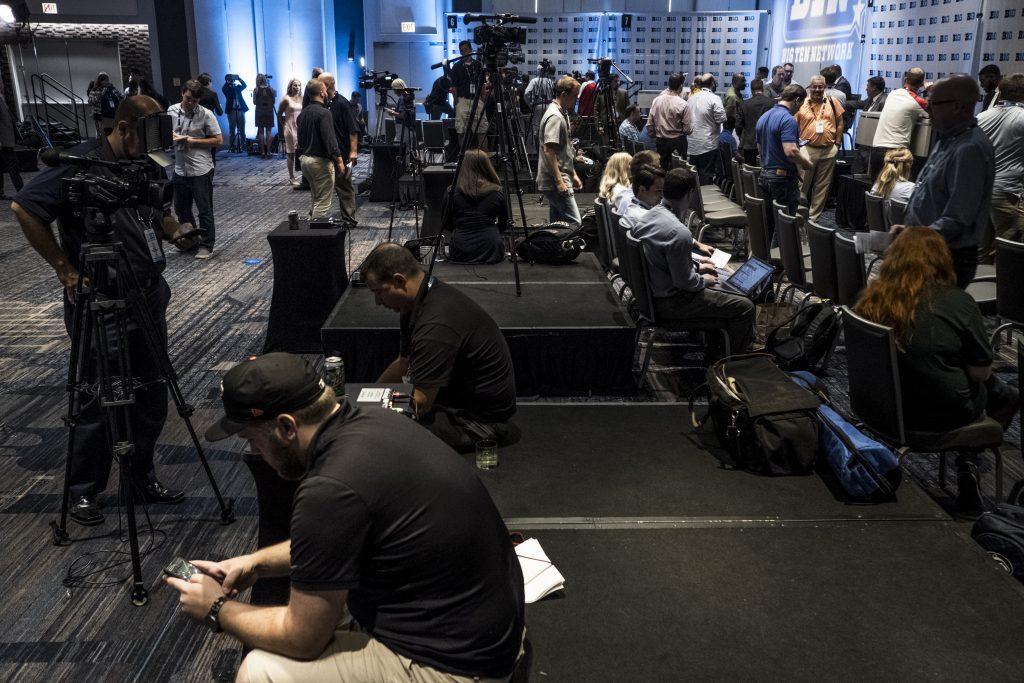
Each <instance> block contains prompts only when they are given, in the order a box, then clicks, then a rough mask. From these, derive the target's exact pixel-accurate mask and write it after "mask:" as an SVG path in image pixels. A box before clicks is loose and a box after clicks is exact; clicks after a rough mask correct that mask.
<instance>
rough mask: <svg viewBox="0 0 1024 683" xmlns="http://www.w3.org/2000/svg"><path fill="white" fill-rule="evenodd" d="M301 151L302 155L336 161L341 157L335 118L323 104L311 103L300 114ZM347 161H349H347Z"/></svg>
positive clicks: (298, 122) (298, 123)
mask: <svg viewBox="0 0 1024 683" xmlns="http://www.w3.org/2000/svg"><path fill="white" fill-rule="evenodd" d="M297 125H298V128H299V149H300V150H301V151H302V154H304V155H306V156H311V157H320V158H321V159H330V160H331V161H334V160H335V159H337V158H338V157H340V156H341V149H340V148H339V147H338V134H337V132H336V131H335V128H334V117H333V116H331V112H330V111H328V109H327V107H325V106H324V105H323V103H321V102H316V101H314V102H310V103H309V105H307V106H306V107H304V108H303V109H302V111H301V112H299V120H298V121H297ZM346 161H347V160H346Z"/></svg>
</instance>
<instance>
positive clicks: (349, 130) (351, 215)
mask: <svg viewBox="0 0 1024 683" xmlns="http://www.w3.org/2000/svg"><path fill="white" fill-rule="evenodd" d="M320 82H321V83H323V84H324V87H326V88H327V101H326V102H325V103H324V106H326V107H327V109H328V110H329V111H330V112H331V118H332V119H333V120H334V134H335V136H336V137H337V138H338V149H339V150H341V158H342V159H343V160H344V161H345V170H344V172H339V173H335V174H334V192H335V194H337V195H338V206H339V207H341V218H342V219H343V220H345V221H348V222H349V223H355V222H356V191H355V188H354V187H352V167H353V166H355V164H356V161H358V159H359V128H358V127H357V125H356V120H355V117H353V116H352V104H351V103H350V102H349V101H348V99H346V98H345V96H344V95H342V94H341V93H340V92H338V91H337V90H336V89H335V82H334V74H331V73H323V74H320Z"/></svg>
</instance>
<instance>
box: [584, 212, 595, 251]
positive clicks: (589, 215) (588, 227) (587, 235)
mask: <svg viewBox="0 0 1024 683" xmlns="http://www.w3.org/2000/svg"><path fill="white" fill-rule="evenodd" d="M580 220H581V224H580V237H582V238H583V241H584V242H586V244H587V246H586V249H584V251H597V243H598V238H597V211H596V210H595V209H593V208H590V209H587V210H586V211H584V212H583V213H582V214H581V215H580Z"/></svg>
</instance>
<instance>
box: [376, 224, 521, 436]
mask: <svg viewBox="0 0 1024 683" xmlns="http://www.w3.org/2000/svg"><path fill="white" fill-rule="evenodd" d="M360 271H361V272H362V274H363V277H364V278H365V279H366V286H367V288H368V289H369V290H370V292H372V293H373V296H374V298H375V299H376V301H377V305H378V306H385V307H386V308H390V309H391V310H393V311H397V312H398V313H401V314H402V318H401V323H400V325H401V330H402V342H401V349H400V351H399V356H398V358H396V359H395V360H394V361H393V362H392V363H391V365H390V366H388V368H387V369H386V370H385V371H384V373H383V374H382V375H381V376H380V379H379V380H378V381H380V382H385V383H396V382H401V381H402V378H403V377H409V381H411V382H412V384H413V387H414V388H413V407H414V408H415V409H416V414H417V416H418V418H419V422H420V424H421V425H423V426H424V427H426V428H427V429H429V430H430V431H432V432H433V433H434V434H436V435H437V436H439V437H440V438H441V439H442V440H443V441H444V442H445V443H447V444H448V445H450V446H451V447H452V448H454V449H455V450H457V451H459V452H460V453H468V452H471V451H473V449H474V447H475V446H476V444H477V442H479V441H483V440H492V439H493V440H494V441H497V442H498V445H499V446H504V445H509V444H512V443H515V442H516V441H518V440H519V429H518V428H517V427H516V426H515V425H514V424H512V423H511V422H510V420H511V418H512V415H514V414H515V412H516V385H515V377H514V375H513V371H512V356H511V354H510V353H509V350H508V344H507V343H506V342H505V337H504V335H502V334H501V330H499V329H498V326H497V325H496V324H495V322H494V320H493V319H492V318H491V316H489V315H487V312H486V311H484V309H482V308H480V305H479V304H477V303H476V302H475V301H473V300H472V299H470V298H469V297H468V296H466V295H465V294H463V293H462V292H460V291H459V290H457V289H455V288H454V287H452V286H450V285H447V284H445V283H444V282H441V281H440V280H438V279H437V278H433V277H432V278H430V280H429V281H428V280H427V277H426V273H425V272H423V267H422V266H420V264H419V262H418V261H417V260H416V259H415V258H413V256H412V254H411V253H410V252H409V250H408V249H406V248H404V247H402V246H401V245H399V244H394V243H390V242H385V243H384V244H380V245H378V246H377V247H376V248H375V249H374V250H373V251H371V252H370V255H369V256H367V257H366V260H365V261H364V262H363V265H362V267H361V268H360Z"/></svg>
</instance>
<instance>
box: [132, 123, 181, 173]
mask: <svg viewBox="0 0 1024 683" xmlns="http://www.w3.org/2000/svg"><path fill="white" fill-rule="evenodd" d="M135 125H136V133H137V134H138V136H139V139H141V140H143V141H144V143H145V145H146V154H147V155H148V156H149V158H150V159H152V160H153V161H155V162H156V163H158V164H159V165H160V166H161V167H162V168H167V167H168V166H170V165H171V164H173V163H174V162H173V161H172V160H171V158H170V157H169V156H167V150H169V149H170V148H171V146H172V145H173V144H174V143H173V139H172V138H173V136H172V135H171V132H172V124H171V116H170V114H166V113H164V112H159V113H156V114H150V115H149V116H146V117H144V118H141V119H139V120H138V121H137V122H136V123H135Z"/></svg>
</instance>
